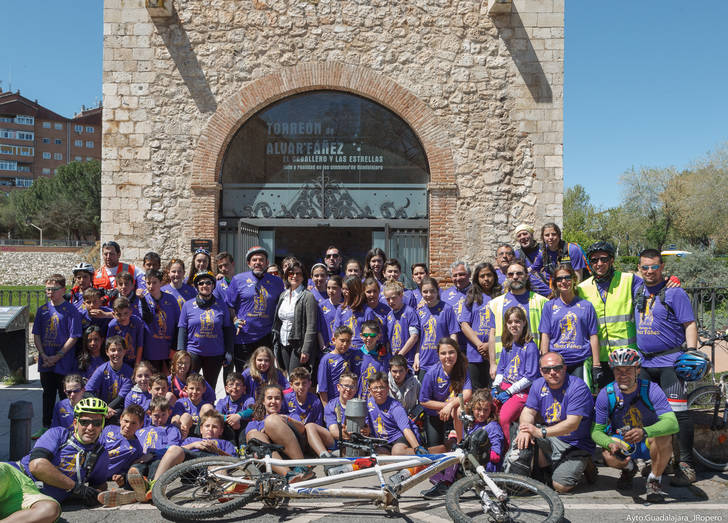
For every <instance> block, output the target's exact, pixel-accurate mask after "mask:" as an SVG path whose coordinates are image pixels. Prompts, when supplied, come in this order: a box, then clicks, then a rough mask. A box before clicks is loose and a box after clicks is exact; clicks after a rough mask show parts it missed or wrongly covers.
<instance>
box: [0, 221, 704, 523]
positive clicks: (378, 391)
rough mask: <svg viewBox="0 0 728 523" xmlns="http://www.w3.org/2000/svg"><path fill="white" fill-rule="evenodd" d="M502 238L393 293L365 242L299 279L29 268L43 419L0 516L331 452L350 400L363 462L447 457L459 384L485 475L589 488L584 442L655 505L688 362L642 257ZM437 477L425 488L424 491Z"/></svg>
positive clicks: (113, 502)
mask: <svg viewBox="0 0 728 523" xmlns="http://www.w3.org/2000/svg"><path fill="white" fill-rule="evenodd" d="M514 240H515V244H516V248H515V249H514V248H513V246H511V245H508V244H503V245H500V246H498V247H497V250H496V253H495V257H496V260H495V264H491V263H488V262H483V263H479V264H477V265H476V266H475V267H474V268H472V270H471V267H470V266H469V264H468V263H466V262H464V261H456V262H454V263H453V264H452V266H451V269H450V275H449V276H450V278H451V280H452V283H453V285H452V286H451V287H449V288H444V289H440V288H439V284H438V281H437V280H436V279H435V278H433V277H431V276H429V274H428V269H427V265H426V264H425V263H415V264H413V265H412V266H411V267H409V269H410V270H411V278H412V281H413V282H414V283H415V288H413V289H405V287H404V285H403V284H402V283H401V276H402V266H401V264H400V262H399V261H398V260H396V259H392V258H387V256H386V255H385V253H384V252H383V251H382V250H381V249H378V248H374V249H371V250H370V251H369V252H368V253H367V256H366V259H365V261H364V263H363V264H362V263H361V262H360V261H358V260H355V259H351V260H348V261H345V260H344V259H343V257H342V254H341V251H340V250H339V249H338V248H337V247H335V246H330V247H329V248H328V249H326V252H325V253H324V257H323V261H322V262H321V263H316V264H314V265H313V267H311V270H310V273H308V272H307V271H306V268H305V267H304V266H303V264H302V263H301V262H300V261H299V260H298V259H296V258H295V257H287V258H285V259H283V260H282V261H281V266H280V268H278V266H277V265H271V264H270V263H269V258H268V253H267V252H266V250H265V249H264V248H262V247H260V246H256V247H252V248H251V249H249V250H248V251H247V253H246V255H245V262H246V263H247V266H248V269H249V270H248V271H246V272H242V273H236V271H235V266H234V260H233V257H232V256H231V255H230V254H229V253H225V252H222V253H219V254H217V255H216V256H215V262H216V263H215V264H213V258H212V256H211V254H210V253H209V252H208V251H206V250H204V249H198V250H197V251H195V253H194V255H193V257H192V260H191V263H190V269H189V271H186V268H185V264H184V262H183V261H182V260H180V259H172V260H170V261H169V263H168V264H167V266H166V268H165V270H164V271H162V270H161V259H160V257H159V255H157V254H156V253H153V252H150V253H148V254H147V255H146V256H145V257H144V260H143V267H142V268H137V267H135V266H133V265H130V264H126V263H122V262H120V254H121V249H120V246H119V245H118V244H117V243H116V242H113V241H112V242H107V243H105V244H104V245H103V247H102V255H103V266H102V267H100V268H99V269H98V270H94V268H93V267H91V266H90V265H89V264H86V263H81V264H79V265H78V266H76V267H74V268H73V275H74V281H73V286H72V288H71V289H70V292H67V288H66V281H65V277H64V276H63V275H61V274H53V275H51V276H49V277H47V278H46V279H45V285H46V295H47V298H48V302H47V303H46V304H45V305H43V306H42V307H40V308H39V309H38V311H37V313H36V318H35V322H34V324H33V335H34V341H35V346H36V348H37V350H38V366H39V371H40V375H41V384H42V387H43V430H41V431H40V432H39V433H38V434H36V435H34V437H37V442H36V444H35V446H34V448H33V450H32V451H31V453H30V454H29V455H28V456H26V457H25V458H23V459H22V460H20V461H19V462H17V463H5V464H0V472H1V473H0V476H2V478H4V479H3V480H0V484H1V483H5V487H4V488H3V487H1V486H0V508H1V509H2V510H0V516H1V517H3V518H8V521H12V519H10V518H13V517H14V514H15V515H17V514H18V513H19V512H20V511H22V513H23V517H25V518H27V519H24V520H33V521H53V520H54V519H55V518H56V517H57V516H58V515H59V514H60V502H61V501H63V500H64V499H66V498H67V497H69V496H74V497H77V498H81V499H82V500H83V501H85V502H87V503H89V504H92V503H97V502H98V503H102V504H104V505H105V506H117V505H120V504H125V503H133V502H144V501H148V500H149V499H150V494H151V486H152V485H153V483H154V481H155V480H156V479H157V478H159V477H160V476H161V475H162V474H163V473H164V472H165V471H166V470H168V469H169V468H170V467H172V466H174V465H176V464H178V463H181V462H182V461H184V460H186V459H190V458H194V457H200V456H204V455H233V456H234V455H238V454H240V453H241V452H244V451H245V447H246V444H247V443H248V442H250V441H251V440H254V439H255V440H260V441H266V442H274V443H276V444H279V445H281V446H282V447H283V449H284V450H283V453H284V454H285V455H286V456H288V457H289V458H292V459H296V458H301V457H303V456H304V454H306V453H308V454H315V455H317V456H324V457H330V456H332V454H331V453H332V452H334V451H335V450H336V449H337V441H338V440H340V439H342V438H344V439H346V438H348V437H350V435H349V434H348V432H347V430H346V423H345V419H346V417H345V416H346V404H347V402H348V401H349V400H351V399H353V398H357V397H358V398H361V399H363V400H365V401H366V406H367V411H368V416H367V422H366V427H365V429H363V430H365V431H366V432H367V433H369V434H371V435H373V436H376V437H379V438H383V439H386V440H387V442H388V444H389V445H388V446H387V448H386V449H382V451H383V452H392V453H393V454H415V453H419V454H422V453H432V452H442V451H446V450H448V449H450V448H452V447H453V445H454V444H456V443H457V442H458V441H460V440H462V438H463V437H464V434H463V426H462V423H461V421H460V418H459V416H458V414H459V409H460V403H459V400H458V395H462V396H463V398H464V400H465V405H466V409H467V411H468V412H469V413H470V414H472V415H473V417H474V419H475V424H474V426H473V427H471V428H470V430H471V431H475V430H484V431H486V433H487V435H488V438H489V440H490V442H491V452H490V456H489V460H488V463H487V467H488V469H489V470H499V469H501V468H503V467H505V469H506V470H510V471H512V472H520V473H523V474H528V475H532V474H535V475H541V476H540V477H542V478H543V479H544V481H546V482H550V483H551V484H552V485H553V487H554V489H556V490H557V491H558V492H568V491H570V490H572V489H573V488H575V487H576V486H577V485H578V484H579V483H580V482H581V481H582V479H583V478H584V477H586V479H587V480H590V481H593V480H594V478H595V476H596V468H595V467H594V463H593V461H592V455H593V453H594V449H595V444H596V445H598V446H599V447H601V448H602V449H603V451H602V454H603V458H604V463H605V464H606V465H608V466H611V467H615V468H618V469H621V471H622V472H621V477H620V479H619V482H618V485H617V486H618V488H620V489H625V490H629V489H631V488H632V478H633V477H634V475H635V473H636V471H637V467H636V464H635V462H636V461H637V460H638V459H644V460H651V470H650V471H649V473H648V479H647V483H646V489H647V499H648V500H650V501H661V500H663V499H664V497H665V494H664V492H663V491H662V489H661V480H662V474H663V472H664V471H665V468H666V467H667V466H668V461H669V460H670V457H671V454H672V447H671V443H670V442H671V438H672V435H673V434H678V440H679V447H680V452H679V455H677V456H676V457H675V458H676V459H675V460H674V461H675V464H674V468H675V476H674V478H673V479H672V481H673V484H675V483H681V484H689V483H691V482H693V481H695V471H694V468H693V464H692V457H691V450H690V449H691V446H692V437H693V435H692V432H693V431H692V427H691V424H690V418H689V417H688V415H687V410H686V395H685V380H690V379H696V378H698V377H700V376H702V374H704V373H705V372H706V371H707V365H708V363H707V361H706V359H705V357H704V356H702V355H701V354H700V353H698V352H697V351H695V348H696V346H697V341H698V339H697V328H696V325H695V319H694V317H693V312H692V308H691V306H690V301H689V299H688V296H687V294H686V293H685V292H684V290H682V289H681V288H680V286H679V282H677V281H674V279H670V280H667V279H666V278H665V277H664V276H663V270H664V265H663V263H662V258H661V256H660V253H659V251H656V250H653V249H647V250H645V251H643V252H642V253H641V255H640V263H639V267H638V273H639V275H638V274H632V273H622V272H620V271H618V270H615V268H614V257H615V251H614V248H613V247H612V246H611V245H610V244H609V243H607V242H597V243H595V244H594V245H591V246H589V248H588V249H586V251H584V250H583V249H582V248H581V247H580V246H578V245H576V244H573V243H568V242H564V241H563V240H562V239H561V231H560V229H559V227H558V226H557V225H556V224H553V223H549V224H546V225H544V226H543V227H542V228H541V243H538V242H537V241H536V240H535V239H534V230H533V228H531V227H530V226H528V225H525V224H524V225H520V226H519V227H518V228H517V229H516V231H515V233H514ZM214 266H216V269H217V272H216V273H214V272H212V269H213V267H214ZM221 371H222V373H223V382H224V388H225V394H224V395H221V396H220V397H216V395H215V385H216V384H217V382H218V379H219V377H220V372H221ZM595 395H596V400H595V399H594V396H595ZM276 472H278V473H280V474H281V475H284V476H285V477H286V478H287V479H288V481H289V482H296V481H302V480H305V479H308V478H311V477H312V476H313V475H314V472H313V470H311V469H310V468H307V467H295V468H293V469H290V470H289V469H285V468H280V469H279V470H278V469H277V470H276ZM326 472H327V473H328V472H329V471H326ZM456 472H457V471H456V470H446V471H444V472H442V473H440V474H438V475H437V476H435V477H433V479H432V480H431V481H432V482H433V483H434V485H433V486H432V488H430V489H428V490H427V491H425V492H423V496H424V497H425V498H426V499H431V498H435V497H438V496H441V495H443V494H444V493H445V491H446V490H447V488H448V486H449V484H451V483H452V481H453V480H454V477H455V474H456ZM38 482H42V488H40V489H39V488H38V486H37V484H38ZM107 482H110V484H112V485H116V486H117V487H118V488H113V489H108V488H107V485H108V484H109V483H107ZM3 521H5V519H3Z"/></svg>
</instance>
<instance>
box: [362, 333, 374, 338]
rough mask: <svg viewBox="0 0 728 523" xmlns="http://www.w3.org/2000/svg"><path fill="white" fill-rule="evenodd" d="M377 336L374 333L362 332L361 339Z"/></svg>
mask: <svg viewBox="0 0 728 523" xmlns="http://www.w3.org/2000/svg"><path fill="white" fill-rule="evenodd" d="M376 336H377V333H376V332H362V333H361V337H362V338H375V337H376Z"/></svg>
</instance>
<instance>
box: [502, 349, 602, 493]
mask: <svg viewBox="0 0 728 523" xmlns="http://www.w3.org/2000/svg"><path fill="white" fill-rule="evenodd" d="M539 365H540V367H541V376H542V377H541V378H538V379H537V380H535V381H534V382H533V385H531V389H530V391H529V394H528V399H527V400H526V406H525V407H524V408H523V410H522V411H521V418H520V420H519V423H520V424H519V427H518V435H517V436H516V437H515V439H514V440H513V446H512V450H511V452H512V455H511V457H512V456H513V455H514V454H517V453H514V452H513V451H514V450H515V449H518V450H521V449H526V448H528V447H529V446H531V445H532V444H534V443H535V444H536V446H537V448H538V449H539V450H540V452H539V459H538V465H539V466H540V467H545V466H550V467H551V474H552V476H551V479H552V484H553V486H554V490H555V491H556V492H559V493H565V492H569V491H571V490H573V489H574V487H576V486H577V485H578V484H579V482H580V481H581V479H582V477H583V476H586V477H587V480H588V481H589V482H590V483H593V482H594V481H595V480H596V467H595V466H594V463H593V462H592V460H591V454H592V452H593V450H594V442H593V441H592V439H591V437H590V429H591V422H592V411H593V410H594V400H593V399H592V395H591V391H590V390H589V387H587V385H586V383H584V381H583V380H582V379H580V378H577V377H575V376H571V375H568V374H567V373H566V364H565V363H564V358H563V357H562V356H561V354H559V353H557V352H548V353H546V354H544V355H543V356H541V359H540V360H539ZM538 415H540V416H541V417H542V418H543V420H544V425H536V417H537V416H538Z"/></svg>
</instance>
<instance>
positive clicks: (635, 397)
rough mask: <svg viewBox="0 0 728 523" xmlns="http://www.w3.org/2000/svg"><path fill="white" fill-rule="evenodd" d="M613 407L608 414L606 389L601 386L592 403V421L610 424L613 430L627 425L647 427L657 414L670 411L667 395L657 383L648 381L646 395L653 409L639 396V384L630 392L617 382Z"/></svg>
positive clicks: (655, 420)
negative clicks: (623, 389)
mask: <svg viewBox="0 0 728 523" xmlns="http://www.w3.org/2000/svg"><path fill="white" fill-rule="evenodd" d="M614 396H615V400H616V401H615V404H614V405H615V407H614V412H612V415H611V416H609V398H608V397H607V389H606V388H603V389H602V390H601V391H599V395H598V396H597V400H596V402H595V404H594V423H597V424H599V425H608V424H611V425H612V428H613V429H614V430H613V431H616V429H619V428H621V427H624V426H625V425H629V426H630V427H631V428H635V427H649V426H650V425H653V424H655V423H657V421H658V416H661V415H662V414H667V413H668V412H672V408H671V407H670V404H669V403H668V401H667V396H665V393H664V392H663V390H662V389H661V388H660V386H659V385H658V384H657V383H654V382H650V386H649V388H648V389H647V397H648V398H650V401H651V402H652V406H653V407H654V408H655V411H654V412H653V411H651V410H650V408H649V407H648V406H647V405H645V404H644V402H643V401H642V397H641V396H640V385H639V381H638V382H637V387H636V388H635V390H634V391H633V392H631V393H630V394H625V393H624V392H622V391H621V390H620V389H619V387H618V386H617V384H616V383H615V384H614Z"/></svg>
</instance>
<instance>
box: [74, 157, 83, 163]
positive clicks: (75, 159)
mask: <svg viewBox="0 0 728 523" xmlns="http://www.w3.org/2000/svg"><path fill="white" fill-rule="evenodd" d="M82 160H83V158H81V157H80V156H74V157H73V161H74V162H80V161H82Z"/></svg>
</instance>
